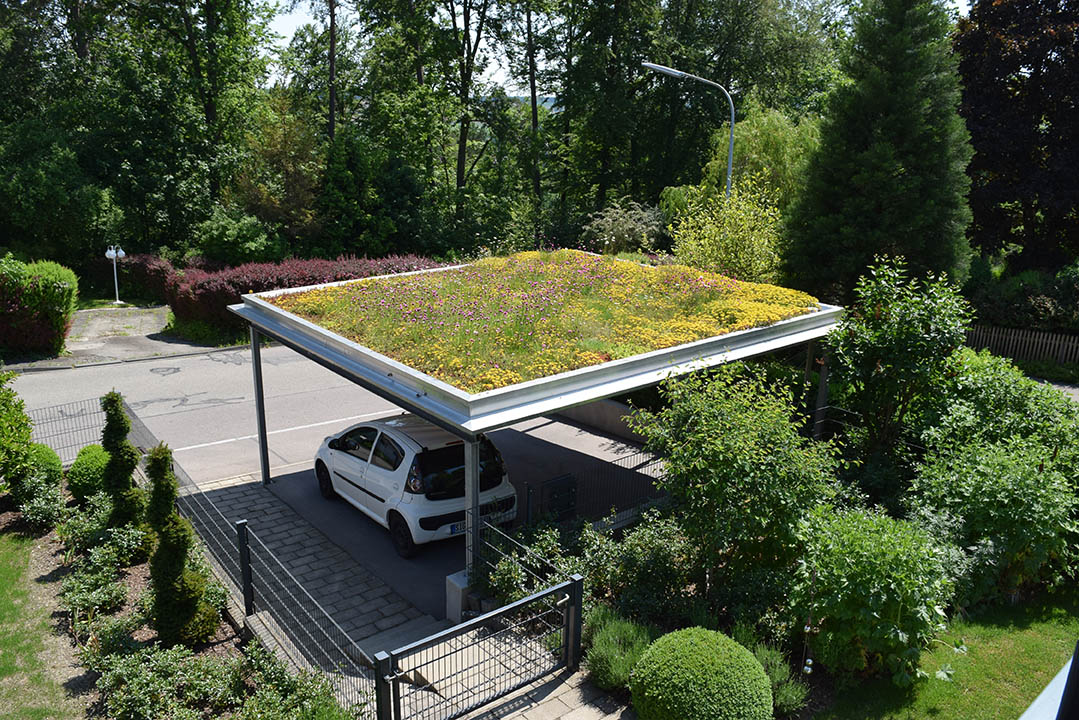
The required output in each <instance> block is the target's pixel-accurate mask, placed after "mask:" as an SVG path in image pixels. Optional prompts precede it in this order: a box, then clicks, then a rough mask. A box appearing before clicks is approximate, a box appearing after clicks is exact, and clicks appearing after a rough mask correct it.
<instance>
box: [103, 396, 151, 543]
mask: <svg viewBox="0 0 1079 720" xmlns="http://www.w3.org/2000/svg"><path fill="white" fill-rule="evenodd" d="M101 409H102V410H104V411H105V429H104V430H103V431H102V433H101V446H102V447H103V448H105V450H106V451H107V452H108V453H109V461H108V463H107V464H106V465H105V490H106V491H107V492H108V493H109V495H110V496H111V498H112V513H111V514H110V515H109V526H110V527H119V526H122V525H129V524H131V523H137V522H140V521H141V520H142V512H143V497H142V493H141V492H139V489H138V488H137V487H135V480H134V472H135V467H136V466H137V465H138V464H139V451H138V449H137V448H136V447H135V446H134V445H132V444H131V442H130V441H129V440H128V439H127V435H128V433H129V432H131V421H130V420H128V418H127V414H126V413H125V412H124V406H123V398H122V397H121V395H120V393H118V392H116V391H115V390H113V391H112V392H110V393H108V394H106V395H105V396H104V397H103V398H101Z"/></svg>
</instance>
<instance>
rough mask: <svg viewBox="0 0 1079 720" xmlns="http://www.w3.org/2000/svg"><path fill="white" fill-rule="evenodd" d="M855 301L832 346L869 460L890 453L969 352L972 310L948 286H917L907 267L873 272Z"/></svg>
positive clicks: (893, 264) (937, 281)
mask: <svg viewBox="0 0 1079 720" xmlns="http://www.w3.org/2000/svg"><path fill="white" fill-rule="evenodd" d="M854 295H855V297H856V298H857V302H856V304H855V306H854V307H853V308H851V309H850V310H848V312H847V313H846V314H845V315H844V316H843V320H842V321H841V322H840V323H839V326H838V327H837V328H836V329H835V330H833V331H832V332H831V333H830V334H829V335H828V338H827V342H826V344H827V347H828V349H829V350H830V351H831V353H832V355H833V357H834V358H835V363H834V372H835V377H836V379H837V380H838V381H840V382H842V383H845V384H847V385H848V386H849V393H850V398H851V401H852V405H853V407H851V408H849V409H851V410H854V411H856V412H859V413H861V415H862V421H863V423H864V425H865V431H866V440H865V447H864V451H865V453H866V454H870V453H873V452H881V451H883V452H887V451H888V449H890V448H892V447H893V446H894V445H895V444H896V443H897V441H898V440H899V439H900V436H901V435H902V432H903V428H904V422H905V421H906V420H907V414H908V413H909V412H910V411H911V408H912V407H913V406H914V405H915V403H916V401H917V400H918V399H919V398H924V397H926V396H927V395H928V392H929V390H930V388H931V387H932V385H933V383H934V382H935V381H937V380H938V379H939V378H940V377H941V376H943V374H944V373H945V372H946V370H947V366H948V361H949V360H948V359H949V357H950V356H951V354H952V353H953V352H955V350H957V349H958V348H959V347H960V346H962V344H963V341H964V340H965V338H966V335H965V332H966V328H967V324H968V322H969V320H970V310H969V308H968V306H967V303H966V301H965V300H963V298H962V297H960V295H959V292H958V290H957V289H956V288H955V287H954V286H953V285H951V284H950V283H948V282H947V280H946V279H944V278H934V277H929V278H927V279H926V280H924V281H923V280H917V279H911V278H910V277H909V275H908V272H907V267H906V264H905V262H904V261H903V260H902V259H897V260H893V261H890V262H881V263H880V264H878V265H875V266H873V267H870V268H869V272H868V274H866V275H863V276H862V277H861V278H859V280H858V284H857V285H856V286H855V289H854Z"/></svg>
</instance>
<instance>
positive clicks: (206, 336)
mask: <svg viewBox="0 0 1079 720" xmlns="http://www.w3.org/2000/svg"><path fill="white" fill-rule="evenodd" d="M161 332H162V333H164V334H165V335H172V336H173V337H177V338H180V339H181V340H187V341H188V342H192V343H195V344H196V345H209V346H212V347H233V346H235V345H246V344H247V343H248V342H249V341H250V338H249V337H248V336H247V333H246V332H244V331H242V330H222V329H221V328H218V327H217V326H215V325H211V324H210V323H208V322H203V321H201V320H178V319H177V318H176V316H175V315H173V314H172V311H171V310H169V313H168V315H167V320H166V323H165V328H164V329H163V330H162V331H161Z"/></svg>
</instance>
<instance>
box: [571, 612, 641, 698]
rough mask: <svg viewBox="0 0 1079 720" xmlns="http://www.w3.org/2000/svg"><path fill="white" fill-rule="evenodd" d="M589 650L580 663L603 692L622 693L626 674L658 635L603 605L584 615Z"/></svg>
mask: <svg viewBox="0 0 1079 720" xmlns="http://www.w3.org/2000/svg"><path fill="white" fill-rule="evenodd" d="M588 621H589V625H590V626H591V627H590V628H589V639H590V647H589V648H588V652H587V653H586V654H585V658H584V664H585V667H586V668H587V669H588V672H589V674H590V675H591V677H592V681H593V682H595V683H596V685H597V686H598V687H600V688H602V689H603V690H622V689H625V688H627V687H628V685H629V674H630V671H632V670H633V668H634V666H636V664H637V662H638V661H639V660H640V659H641V655H643V654H644V651H645V650H647V649H648V645H649V644H650V643H651V642H652V641H653V640H654V639H655V638H656V636H657V635H658V634H659V633H658V632H657V631H656V630H655V629H654V628H651V627H647V626H645V625H639V624H637V623H635V622H632V621H630V620H626V619H625V618H623V617H622V616H620V615H619V614H618V613H616V612H614V611H613V610H610V609H609V608H607V607H606V606H604V605H600V606H599V607H597V608H596V609H595V610H594V611H593V612H592V613H591V614H590V615H589V616H588Z"/></svg>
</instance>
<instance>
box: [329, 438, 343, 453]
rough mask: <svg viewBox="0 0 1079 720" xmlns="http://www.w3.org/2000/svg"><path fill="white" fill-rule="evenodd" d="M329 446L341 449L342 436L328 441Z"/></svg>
mask: <svg viewBox="0 0 1079 720" xmlns="http://www.w3.org/2000/svg"><path fill="white" fill-rule="evenodd" d="M327 447H329V448H330V450H340V449H341V438H334V439H333V440H330V442H329V443H327Z"/></svg>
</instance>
